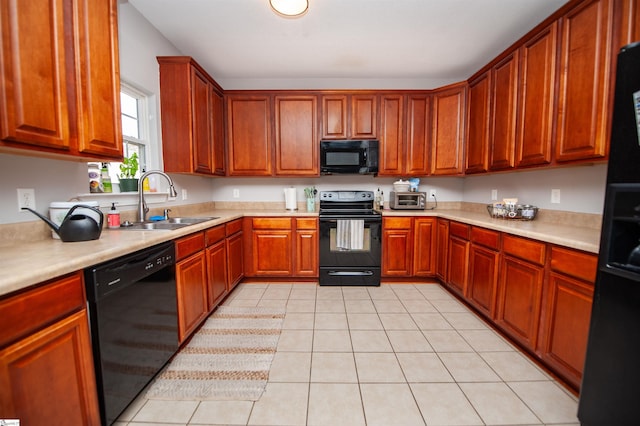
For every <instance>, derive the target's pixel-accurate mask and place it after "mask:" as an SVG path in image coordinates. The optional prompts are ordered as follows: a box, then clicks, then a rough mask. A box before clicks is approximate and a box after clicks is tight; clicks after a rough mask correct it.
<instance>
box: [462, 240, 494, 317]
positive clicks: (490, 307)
mask: <svg viewBox="0 0 640 426" xmlns="http://www.w3.org/2000/svg"><path fill="white" fill-rule="evenodd" d="M498 259H499V253H498V252H497V251H494V250H489V249H488V248H486V247H482V246H480V245H477V244H471V248H470V249H469V292H468V297H469V302H471V303H472V304H473V305H475V306H476V307H477V308H478V309H479V310H480V311H482V312H483V313H484V314H485V315H486V316H487V317H489V318H493V313H494V307H495V297H496V289H497V287H498Z"/></svg>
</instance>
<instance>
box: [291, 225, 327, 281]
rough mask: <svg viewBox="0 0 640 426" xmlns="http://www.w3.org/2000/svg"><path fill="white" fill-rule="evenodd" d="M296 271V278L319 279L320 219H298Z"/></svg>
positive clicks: (294, 273)
mask: <svg viewBox="0 0 640 426" xmlns="http://www.w3.org/2000/svg"><path fill="white" fill-rule="evenodd" d="M294 220H295V223H296V234H295V238H296V239H295V269H294V272H293V275H294V276H297V277H317V276H318V274H319V272H320V270H319V268H320V265H319V264H318V259H319V253H318V246H319V241H318V219H316V218H296V219H294Z"/></svg>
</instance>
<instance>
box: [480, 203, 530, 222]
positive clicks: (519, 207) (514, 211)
mask: <svg viewBox="0 0 640 426" xmlns="http://www.w3.org/2000/svg"><path fill="white" fill-rule="evenodd" d="M487 211H488V212H489V216H491V217H492V218H494V219H507V220H533V219H535V218H536V215H537V214H538V207H536V206H532V205H530V204H487Z"/></svg>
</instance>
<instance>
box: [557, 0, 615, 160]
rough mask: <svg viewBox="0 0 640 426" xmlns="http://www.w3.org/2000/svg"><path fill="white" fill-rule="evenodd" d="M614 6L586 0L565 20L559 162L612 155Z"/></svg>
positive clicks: (610, 2) (600, 0) (610, 1)
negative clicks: (610, 134)
mask: <svg viewBox="0 0 640 426" xmlns="http://www.w3.org/2000/svg"><path fill="white" fill-rule="evenodd" d="M613 9H614V0H590V1H583V2H580V3H579V4H578V5H576V6H575V7H574V8H572V9H571V10H569V11H568V12H567V13H566V14H565V15H564V16H563V17H562V19H561V24H562V35H561V49H560V70H561V72H560V84H559V99H558V102H559V105H558V130H557V138H556V139H557V141H556V149H555V154H556V161H559V162H564V161H571V160H582V159H590V158H599V157H604V156H605V155H606V154H607V146H608V143H607V141H608V139H609V137H608V136H609V135H608V132H609V126H608V122H609V105H610V99H611V98H612V96H610V95H611V93H612V90H611V89H612V81H613V78H612V72H611V71H612V69H613V64H614V60H615V59H614V56H613V54H612V47H613V44H614V40H613V38H614V36H613V23H614V20H613V13H614V10H613ZM616 50H617V49H616Z"/></svg>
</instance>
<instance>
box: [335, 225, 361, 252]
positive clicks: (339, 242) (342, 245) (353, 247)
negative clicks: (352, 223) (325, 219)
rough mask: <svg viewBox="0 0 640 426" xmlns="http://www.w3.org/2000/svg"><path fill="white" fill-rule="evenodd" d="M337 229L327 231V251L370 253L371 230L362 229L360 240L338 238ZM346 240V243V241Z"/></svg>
mask: <svg viewBox="0 0 640 426" xmlns="http://www.w3.org/2000/svg"><path fill="white" fill-rule="evenodd" d="M338 235H339V234H338V229H337V228H335V227H332V228H331V229H330V230H329V250H331V251H332V252H345V251H350V252H369V251H371V229H370V228H364V231H363V233H362V240H361V239H360V238H357V239H353V238H340V239H339V238H338ZM347 240H348V241H347Z"/></svg>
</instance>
